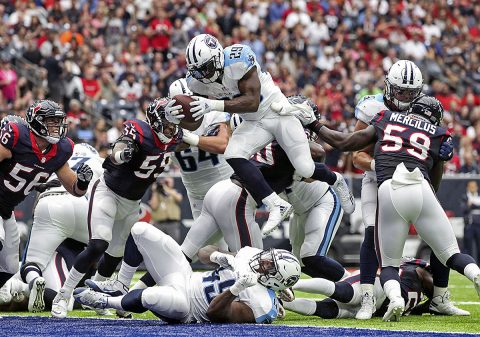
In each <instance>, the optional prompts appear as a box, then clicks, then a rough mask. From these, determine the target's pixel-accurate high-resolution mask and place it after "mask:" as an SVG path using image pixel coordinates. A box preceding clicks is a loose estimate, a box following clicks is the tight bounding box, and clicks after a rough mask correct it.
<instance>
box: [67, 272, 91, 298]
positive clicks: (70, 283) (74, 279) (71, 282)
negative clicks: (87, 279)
mask: <svg viewBox="0 0 480 337" xmlns="http://www.w3.org/2000/svg"><path fill="white" fill-rule="evenodd" d="M84 276H85V273H81V272H79V271H78V270H76V269H75V267H72V269H71V270H70V274H69V275H68V277H67V280H66V281H65V283H64V284H63V287H62V289H63V290H64V294H65V296H66V297H67V298H70V296H72V293H73V289H75V287H76V286H77V285H78V283H80V281H81V279H82V278H83V277H84Z"/></svg>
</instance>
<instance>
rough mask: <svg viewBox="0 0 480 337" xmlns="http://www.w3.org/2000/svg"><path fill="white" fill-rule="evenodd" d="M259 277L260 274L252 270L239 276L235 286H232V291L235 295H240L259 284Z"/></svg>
mask: <svg viewBox="0 0 480 337" xmlns="http://www.w3.org/2000/svg"><path fill="white" fill-rule="evenodd" d="M257 279H258V275H257V274H256V273H254V272H252V271H250V272H246V273H244V274H241V275H239V276H238V277H237V280H236V281H235V283H234V284H233V286H231V287H230V292H231V293H232V294H233V295H234V296H238V294H240V293H241V292H242V291H244V290H245V289H247V288H250V287H251V286H254V285H255V284H257Z"/></svg>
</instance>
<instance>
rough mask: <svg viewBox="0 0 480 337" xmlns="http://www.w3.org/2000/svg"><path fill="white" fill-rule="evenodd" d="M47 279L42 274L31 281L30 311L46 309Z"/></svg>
mask: <svg viewBox="0 0 480 337" xmlns="http://www.w3.org/2000/svg"><path fill="white" fill-rule="evenodd" d="M44 294H45V279H44V278H43V277H41V276H39V277H37V278H35V279H34V280H32V282H30V297H29V299H28V311H29V312H41V311H43V310H45V300H44V298H43V295H44Z"/></svg>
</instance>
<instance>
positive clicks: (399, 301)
mask: <svg viewBox="0 0 480 337" xmlns="http://www.w3.org/2000/svg"><path fill="white" fill-rule="evenodd" d="M404 310H405V301H404V299H403V297H397V298H395V299H393V300H392V301H390V304H389V305H388V308H387V312H386V313H385V315H383V321H384V322H400V317H401V316H402V313H403V311H404Z"/></svg>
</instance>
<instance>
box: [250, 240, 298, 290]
mask: <svg viewBox="0 0 480 337" xmlns="http://www.w3.org/2000/svg"><path fill="white" fill-rule="evenodd" d="M249 265H250V268H251V269H252V271H254V272H256V273H257V274H259V276H258V283H260V284H261V285H263V286H265V287H267V288H269V289H272V290H274V291H281V290H284V289H286V288H290V287H292V286H293V285H294V284H295V283H297V281H298V280H299V279H300V274H301V273H302V270H301V267H300V262H298V259H297V258H296V257H295V256H294V255H293V254H292V253H290V252H289V251H287V250H284V249H274V248H271V249H269V250H264V251H261V252H260V253H258V254H256V255H255V256H254V257H252V258H251V259H250V261H249Z"/></svg>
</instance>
